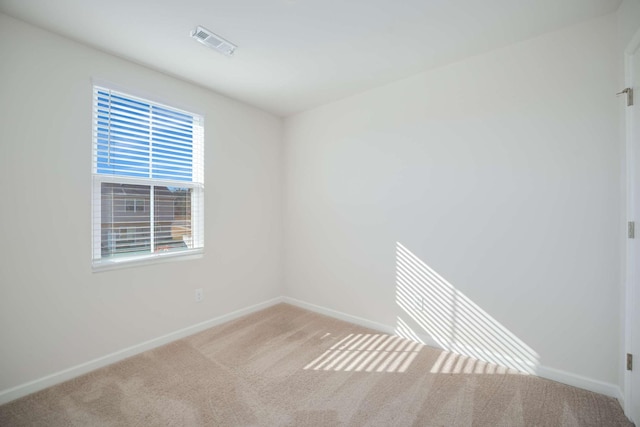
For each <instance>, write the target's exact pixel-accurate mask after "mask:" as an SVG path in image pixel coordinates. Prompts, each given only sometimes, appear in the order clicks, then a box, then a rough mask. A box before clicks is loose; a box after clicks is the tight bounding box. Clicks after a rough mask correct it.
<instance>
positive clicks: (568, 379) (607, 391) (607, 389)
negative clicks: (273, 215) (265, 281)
mask: <svg viewBox="0 0 640 427" xmlns="http://www.w3.org/2000/svg"><path fill="white" fill-rule="evenodd" d="M283 301H284V302H286V303H288V304H291V305H295V306H297V307H301V308H305V309H307V310H310V311H314V312H316V313H320V314H324V315H326V316H330V317H333V318H335V319H339V320H344V321H345V322H350V323H354V324H356V325H360V326H364V327H367V328H371V329H375V330H377V331H380V332H384V333H387V334H394V333H395V328H394V327H393V326H389V325H384V324H382V323H378V322H374V321H371V320H368V319H363V318H361V317H357V316H352V315H350V314H346V313H342V312H340V311H337V310H333V309H330V308H326V307H321V306H318V305H315V304H311V303H308V302H305V301H300V300H297V299H295V298H290V297H284V298H283ZM419 338H420V339H421V340H422V342H423V343H425V344H427V345H429V346H431V347H436V348H440V349H442V348H441V347H440V346H438V345H437V344H435V342H434V341H433V340H432V339H430V338H429V337H423V336H421V337H419ZM535 373H536V375H537V376H539V377H541V378H545V379H548V380H552V381H556V382H559V383H562V384H567V385H570V386H573V387H578V388H582V389H585V390H589V391H593V392H594V393H599V394H604V395H606V396H609V397H613V398H615V399H618V400H619V401H620V402H623V401H624V399H623V393H622V390H621V389H620V387H619V386H617V385H616V384H611V383H607V382H604V381H599V380H594V379H592V378H588V377H584V376H581V375H577V374H572V373H570V372H566V371H562V370H560V369H555V368H550V367H548V366H543V365H538V366H537V367H536V369H535Z"/></svg>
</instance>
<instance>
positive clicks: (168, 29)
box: [0, 0, 621, 116]
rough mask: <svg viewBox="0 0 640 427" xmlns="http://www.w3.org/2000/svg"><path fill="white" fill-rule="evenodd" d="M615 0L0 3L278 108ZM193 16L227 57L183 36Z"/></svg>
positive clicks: (404, 71)
mask: <svg viewBox="0 0 640 427" xmlns="http://www.w3.org/2000/svg"><path fill="white" fill-rule="evenodd" d="M620 3H621V0H482V1H480V0H226V1H225V0H106V1H105V0H55V1H52V0H0V11H1V12H3V13H6V14H7V15H10V16H13V17H16V18H19V19H22V20H24V21H27V22H30V23H32V24H35V25H37V26H40V27H43V28H45V29H48V30H51V31H54V32H56V33H59V34H62V35H65V36H68V37H70V38H72V39H76V40H80V41H83V42H84V43H86V44H88V45H91V46H94V47H97V48H99V49H102V50H105V51H107V52H110V53H113V54H116V55H118V56H121V57H124V58H127V59H129V60H132V61H135V62H137V63H140V64H143V65H146V66H149V67H151V68H154V69H157V70H161V71H163V72H165V73H168V74H171V75H174V76H177V77H180V78H182V79H184V80H188V81H191V82H194V83H197V84H200V85H202V86H204V87H207V88H210V89H212V90H214V91H216V92H218V93H222V94H225V95H227V96H230V97H233V98H236V99H239V100H241V101H244V102H247V103H249V104H252V105H255V106H257V107H259V108H262V109H264V110H267V111H270V112H272V113H275V114H277V115H281V116H287V115H290V114H294V113H296V112H300V111H303V110H306V109H309V108H312V107H315V106H318V105H321V104H323V103H326V102H329V101H333V100H336V99H340V98H343V97H345V96H348V95H351V94H354V93H358V92H361V91H364V90H366V89H369V88H372V87H375V86H378V85H381V84H384V83H388V82H391V81H393V80H397V79H400V78H403V77H407V76H410V75H412V74H415V73H418V72H420V71H423V70H426V69H428V68H432V67H436V66H440V65H444V64H446V63H450V62H452V61H456V60H459V59H461V58H464V57H467V56H470V55H475V54H479V53H482V52H486V51H488V50H491V49H495V48H498V47H501V46H505V45H508V44H511V43H514V42H517V41H520V40H524V39H527V38H530V37H534V36H536V35H539V34H542V33H545V32H548V31H552V30H555V29H559V28H562V27H565V26H568V25H571V24H574V23H577V22H580V21H583V20H586V19H590V18H593V17H596V16H600V15H604V14H607V13H610V12H613V11H615V10H616V9H617V8H618V6H619V5H620ZM197 25H202V26H204V27H206V28H208V29H210V30H211V31H213V32H215V33H217V34H219V35H220V36H222V37H224V38H226V39H228V40H230V41H231V42H233V43H235V44H237V45H238V46H239V47H238V50H237V51H236V54H235V56H234V57H231V58H229V57H226V56H224V55H221V54H219V53H217V52H215V51H213V50H210V49H208V48H206V47H205V46H203V45H201V44H199V43H197V42H196V41H195V40H193V39H192V38H190V37H189V33H190V31H191V30H192V29H193V28H194V27H195V26H197Z"/></svg>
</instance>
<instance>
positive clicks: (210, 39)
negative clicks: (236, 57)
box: [191, 26, 237, 56]
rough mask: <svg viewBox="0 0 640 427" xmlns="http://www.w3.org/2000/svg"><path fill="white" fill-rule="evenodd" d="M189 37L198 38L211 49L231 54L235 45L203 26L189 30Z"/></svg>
mask: <svg viewBox="0 0 640 427" xmlns="http://www.w3.org/2000/svg"><path fill="white" fill-rule="evenodd" d="M191 37H193V38H194V39H196V40H198V41H199V42H200V43H202V44H204V45H205V46H208V47H210V48H212V49H215V50H217V51H218V52H220V53H222V54H224V55H227V56H231V55H233V53H234V52H235V50H236V48H237V46H236V45H234V44H233V43H231V42H230V41H228V40H225V39H223V38H222V37H220V36H219V35H217V34H214V33H213V32H211V31H209V30H207V29H206V28H204V27H200V26H198V27H196V29H195V30H193V31H191Z"/></svg>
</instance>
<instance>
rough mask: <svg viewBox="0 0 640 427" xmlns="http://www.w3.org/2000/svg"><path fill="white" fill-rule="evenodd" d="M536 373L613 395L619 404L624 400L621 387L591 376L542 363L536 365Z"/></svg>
mask: <svg viewBox="0 0 640 427" xmlns="http://www.w3.org/2000/svg"><path fill="white" fill-rule="evenodd" d="M536 375H537V376H539V377H541V378H546V379H548V380H552V381H557V382H559V383H563V384H567V385H570V386H573V387H578V388H582V389H585V390H589V391H592V392H594V393H599V394H604V395H605V396H609V397H613V398H615V399H618V401H619V402H620V404H621V405H622V403H623V402H624V399H623V395H622V389H620V387H619V386H618V385H616V384H611V383H607V382H604V381H600V380H594V379H593V378H589V377H584V376H582V375H578V374H573V373H571V372H567V371H563V370H561V369H555V368H550V367H549V366H544V365H540V366H538V367H537V369H536Z"/></svg>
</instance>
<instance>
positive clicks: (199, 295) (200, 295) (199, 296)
mask: <svg viewBox="0 0 640 427" xmlns="http://www.w3.org/2000/svg"><path fill="white" fill-rule="evenodd" d="M203 299H204V291H203V290H202V288H198V289H196V302H202V300H203Z"/></svg>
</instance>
